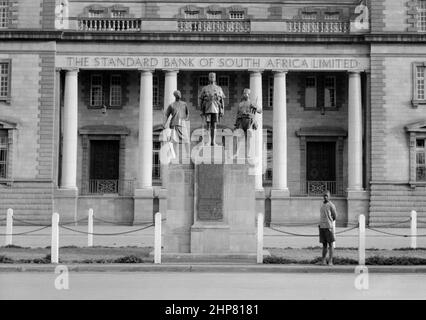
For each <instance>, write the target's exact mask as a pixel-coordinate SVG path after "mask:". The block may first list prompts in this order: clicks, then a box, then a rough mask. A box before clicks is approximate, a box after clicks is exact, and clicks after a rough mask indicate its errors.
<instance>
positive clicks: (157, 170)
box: [152, 135, 161, 181]
mask: <svg viewBox="0 0 426 320" xmlns="http://www.w3.org/2000/svg"><path fill="white" fill-rule="evenodd" d="M160 149H161V141H159V136H158V135H155V136H154V137H153V142H152V180H154V181H159V180H160V179H161V164H160Z"/></svg>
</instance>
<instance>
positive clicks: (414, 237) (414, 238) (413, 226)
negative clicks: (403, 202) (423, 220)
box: [411, 210, 417, 249]
mask: <svg viewBox="0 0 426 320" xmlns="http://www.w3.org/2000/svg"><path fill="white" fill-rule="evenodd" d="M411 249H417V212H416V211H414V210H413V211H411Z"/></svg>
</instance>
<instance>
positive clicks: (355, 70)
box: [348, 69, 365, 75]
mask: <svg viewBox="0 0 426 320" xmlns="http://www.w3.org/2000/svg"><path fill="white" fill-rule="evenodd" d="M364 71H365V70H362V69H354V70H348V73H349V75H360V74H361V72H364Z"/></svg>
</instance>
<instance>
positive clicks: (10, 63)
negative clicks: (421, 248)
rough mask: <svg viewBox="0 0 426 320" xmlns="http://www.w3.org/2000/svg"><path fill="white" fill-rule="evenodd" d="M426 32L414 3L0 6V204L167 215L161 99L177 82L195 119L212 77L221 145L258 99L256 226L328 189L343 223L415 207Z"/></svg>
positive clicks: (289, 216) (43, 213)
mask: <svg viewBox="0 0 426 320" xmlns="http://www.w3.org/2000/svg"><path fill="white" fill-rule="evenodd" d="M425 41H426V0H364V1H359V0H344V1H337V0H328V1H324V0H322V1H321V0H310V1H304V0H301V1H287V0H281V1H279V0H276V1H275V0H271V1H261V0H257V1H244V0H236V1H228V0H223V1H220V2H217V3H215V2H209V1H204V2H203V1H192V0H191V1H187V2H182V1H174V0H164V1H142V0H140V1H122V0H116V1H99V0H93V1H85V0H0V212H2V214H4V213H5V212H6V210H7V208H13V209H14V213H15V215H17V216H20V217H24V218H25V220H26V221H33V222H42V221H49V220H50V217H51V214H52V212H54V211H56V212H59V213H60V214H61V219H62V220H63V221H64V220H67V221H70V220H72V219H77V218H82V217H85V216H86V215H87V209H88V208H93V209H94V211H95V214H96V215H97V216H98V217H100V218H104V219H106V220H110V221H115V222H121V223H125V224H129V225H131V224H133V223H135V222H149V221H152V220H153V214H154V213H155V212H158V211H160V212H167V207H168V203H169V201H170V199H171V197H176V192H178V191H179V190H177V189H179V188H178V187H176V185H175V186H173V185H172V184H168V183H166V181H167V179H166V178H165V173H166V172H167V166H164V165H162V164H161V163H160V156H159V153H160V149H161V147H162V145H163V142H162V139H161V132H162V128H163V127H162V125H163V121H164V111H165V109H166V108H167V106H168V105H169V104H170V103H171V102H173V101H174V97H173V92H174V91H175V90H176V89H178V90H179V91H180V92H181V94H182V100H183V101H185V102H186V103H187V106H188V109H189V114H190V131H191V132H190V133H191V135H192V134H193V133H194V132H196V131H197V130H198V129H200V128H202V127H203V119H202V118H201V117H200V108H199V103H198V95H199V93H200V90H201V88H202V87H203V86H205V85H207V84H208V74H209V73H210V72H214V73H216V82H217V85H219V86H220V87H221V88H222V89H223V91H224V94H225V96H226V98H225V110H224V117H223V118H222V120H221V121H220V123H219V124H218V130H217V134H218V139H217V141H218V144H219V145H221V146H223V148H224V149H226V148H230V146H229V145H226V144H227V142H226V141H228V140H227V139H226V137H225V135H226V134H227V133H229V132H231V134H232V132H233V130H234V123H235V117H236V114H237V108H238V104H239V102H240V99H241V94H242V92H243V90H244V88H249V89H250V90H251V100H252V101H254V102H255V103H256V104H257V105H258V106H260V108H261V109H262V113H261V114H257V115H256V117H257V122H258V124H259V127H260V128H259V130H257V131H256V134H257V135H258V136H257V138H258V140H256V141H257V142H256V143H258V146H259V150H260V151H259V152H260V155H261V156H260V159H261V160H260V161H261V167H262V168H261V169H262V170H261V173H260V174H257V175H256V176H255V178H254V180H253V181H254V182H253V183H254V184H255V193H254V195H253V197H254V198H255V202H254V203H255V206H256V211H257V212H264V213H265V216H266V220H267V221H270V222H272V223H281V222H294V223H299V222H307V221H309V222H312V221H316V219H317V216H318V214H319V205H320V203H321V201H322V198H321V196H322V194H323V192H324V190H326V189H327V190H330V192H331V195H332V201H333V202H334V203H335V205H336V207H337V211H338V213H339V216H338V221H337V222H338V225H341V226H346V225H347V224H348V223H351V222H354V221H357V216H358V215H359V214H360V213H363V214H366V216H367V221H368V223H369V224H370V225H380V224H382V223H391V222H393V221H401V220H403V219H405V218H407V217H408V216H409V212H410V211H411V210H417V211H418V213H419V215H420V216H421V215H425V205H426V161H425V154H426V145H425V140H426V96H425V71H426V42H425ZM196 144H198V141H196V140H195V139H193V141H192V142H191V147H194V146H195V145H196ZM193 179H194V177H193V174H192V172H191V171H190V170H189V171H185V172H184V174H183V175H182V176H181V180H182V181H183V182H182V183H192V182H191V181H193ZM206 183H207V182H206ZM188 210H191V208H190V206H188Z"/></svg>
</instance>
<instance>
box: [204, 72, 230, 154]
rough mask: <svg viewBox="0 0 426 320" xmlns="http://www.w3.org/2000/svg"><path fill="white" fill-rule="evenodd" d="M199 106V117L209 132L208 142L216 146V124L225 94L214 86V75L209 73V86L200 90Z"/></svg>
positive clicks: (222, 108) (221, 113) (223, 106)
mask: <svg viewBox="0 0 426 320" xmlns="http://www.w3.org/2000/svg"><path fill="white" fill-rule="evenodd" d="M198 99H199V106H200V109H201V115H202V116H203V117H204V118H205V121H206V124H207V131H210V135H209V142H208V143H207V144H210V145H211V146H215V145H216V123H217V122H219V121H220V118H221V117H223V112H224V109H225V94H224V93H223V90H222V88H221V87H219V86H218V85H216V73H214V72H211V73H209V84H208V85H207V86H205V87H203V88H202V89H201V92H200V96H199V97H198Z"/></svg>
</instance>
